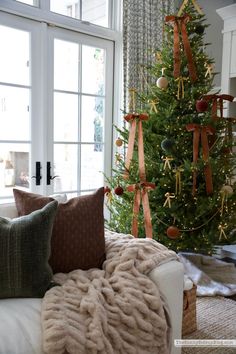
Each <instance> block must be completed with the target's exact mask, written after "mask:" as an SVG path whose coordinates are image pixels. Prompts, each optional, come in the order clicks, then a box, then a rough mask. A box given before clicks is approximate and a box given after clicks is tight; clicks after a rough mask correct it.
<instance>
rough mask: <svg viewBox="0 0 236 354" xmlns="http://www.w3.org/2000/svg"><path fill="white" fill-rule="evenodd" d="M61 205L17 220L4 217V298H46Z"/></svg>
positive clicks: (0, 250) (0, 230) (0, 224)
mask: <svg viewBox="0 0 236 354" xmlns="http://www.w3.org/2000/svg"><path fill="white" fill-rule="evenodd" d="M57 205H58V202H57V201H52V202H50V203H49V204H47V205H46V206H45V207H44V208H42V209H39V210H36V211H34V212H32V213H31V214H29V215H26V216H21V217H19V218H16V219H12V220H11V219H8V218H3V217H0V298H11V297H43V296H44V294H45V292H46V290H47V289H48V288H49V287H50V283H51V280H52V270H51V268H50V266H49V264H48V259H49V256H50V241H51V234H52V227H53V221H54V217H55V215H56V211H57Z"/></svg>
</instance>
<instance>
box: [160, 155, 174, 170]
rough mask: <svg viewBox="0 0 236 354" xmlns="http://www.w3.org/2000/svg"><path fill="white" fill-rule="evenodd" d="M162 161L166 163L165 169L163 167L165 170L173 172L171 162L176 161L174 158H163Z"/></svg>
mask: <svg viewBox="0 0 236 354" xmlns="http://www.w3.org/2000/svg"><path fill="white" fill-rule="evenodd" d="M162 160H163V161H164V162H165V163H164V167H163V170H164V171H165V170H167V169H169V170H171V165H170V161H172V160H174V159H173V158H172V157H164V156H162Z"/></svg>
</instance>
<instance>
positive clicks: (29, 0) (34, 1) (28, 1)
mask: <svg viewBox="0 0 236 354" xmlns="http://www.w3.org/2000/svg"><path fill="white" fill-rule="evenodd" d="M16 1H18V2H23V3H24V4H28V5H33V6H39V4H38V0H16Z"/></svg>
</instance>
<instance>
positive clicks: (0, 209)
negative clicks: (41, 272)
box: [0, 204, 184, 354]
mask: <svg viewBox="0 0 236 354" xmlns="http://www.w3.org/2000/svg"><path fill="white" fill-rule="evenodd" d="M0 216H5V217H9V218H15V217H17V211H16V208H15V205H14V204H5V205H4V206H0ZM149 276H150V278H151V279H152V280H153V282H154V283H155V284H157V286H158V288H159V291H160V293H161V295H162V296H163V298H165V301H166V302H167V304H168V308H169V315H170V320H171V323H172V349H171V354H180V353H181V348H176V347H175V346H174V339H180V338H181V330H182V311H183V284H184V271H183V265H182V264H181V263H180V262H176V261H170V262H169V263H166V264H162V265H161V266H159V267H157V268H155V269H153V270H152V272H151V273H150V274H149ZM41 303H42V300H41V299H30V298H27V299H3V300H0V319H1V321H0V354H43V349H42V344H41V343H42V341H41V320H40V314H41ZM78 354H79V353H78ZM157 354H158V353H157Z"/></svg>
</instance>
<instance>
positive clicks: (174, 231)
mask: <svg viewBox="0 0 236 354" xmlns="http://www.w3.org/2000/svg"><path fill="white" fill-rule="evenodd" d="M166 234H167V236H168V237H169V238H171V239H172V240H175V239H176V238H178V237H179V235H180V231H179V229H178V227H176V226H169V227H168V229H167V230H166Z"/></svg>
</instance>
